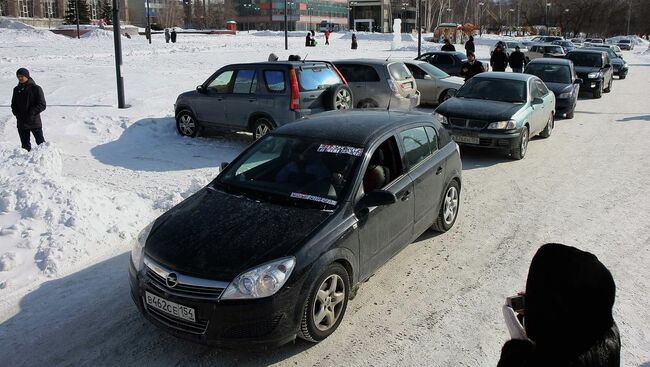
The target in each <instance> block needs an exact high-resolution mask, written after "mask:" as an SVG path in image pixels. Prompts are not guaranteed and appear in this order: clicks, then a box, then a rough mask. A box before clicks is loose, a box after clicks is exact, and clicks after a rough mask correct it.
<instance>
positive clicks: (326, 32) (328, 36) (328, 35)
mask: <svg viewBox="0 0 650 367" xmlns="http://www.w3.org/2000/svg"><path fill="white" fill-rule="evenodd" d="M325 44H326V45H329V44H330V30H329V29H327V30H325Z"/></svg>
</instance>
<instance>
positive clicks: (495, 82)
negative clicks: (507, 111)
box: [456, 77, 527, 103]
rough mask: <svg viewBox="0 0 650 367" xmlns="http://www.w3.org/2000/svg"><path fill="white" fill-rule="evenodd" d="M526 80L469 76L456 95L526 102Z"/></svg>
mask: <svg viewBox="0 0 650 367" xmlns="http://www.w3.org/2000/svg"><path fill="white" fill-rule="evenodd" d="M526 96H527V93H526V82H525V81H521V80H509V79H492V78H476V77H474V78H471V79H470V80H468V81H467V82H465V85H463V86H462V87H461V88H460V89H459V90H458V92H457V93H456V97H459V98H472V99H488V100H492V101H501V102H512V103H522V102H526Z"/></svg>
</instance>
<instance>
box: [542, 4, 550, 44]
mask: <svg viewBox="0 0 650 367" xmlns="http://www.w3.org/2000/svg"><path fill="white" fill-rule="evenodd" d="M550 7H551V3H546V6H545V7H544V10H545V11H544V23H545V25H546V35H547V36H548V11H549V10H550Z"/></svg>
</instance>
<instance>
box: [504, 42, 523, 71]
mask: <svg viewBox="0 0 650 367" xmlns="http://www.w3.org/2000/svg"><path fill="white" fill-rule="evenodd" d="M508 63H509V64H510V68H511V69H512V72H513V73H521V72H523V70H524V66H526V57H525V56H524V53H523V52H521V51H520V49H519V46H515V51H514V52H513V53H511V54H510V57H508Z"/></svg>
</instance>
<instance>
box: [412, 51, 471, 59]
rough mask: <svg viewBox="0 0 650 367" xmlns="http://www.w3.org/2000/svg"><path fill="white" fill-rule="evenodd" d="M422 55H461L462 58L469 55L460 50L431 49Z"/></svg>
mask: <svg viewBox="0 0 650 367" xmlns="http://www.w3.org/2000/svg"><path fill="white" fill-rule="evenodd" d="M422 55H455V56H458V57H460V58H461V59H466V58H467V55H466V54H465V53H464V52H460V51H430V52H425V53H423V54H422Z"/></svg>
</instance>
